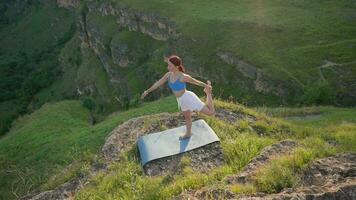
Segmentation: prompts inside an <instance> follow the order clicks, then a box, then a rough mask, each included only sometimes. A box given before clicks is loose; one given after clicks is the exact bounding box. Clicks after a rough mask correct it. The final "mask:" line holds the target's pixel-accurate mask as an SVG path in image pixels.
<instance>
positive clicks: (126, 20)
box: [58, 0, 301, 98]
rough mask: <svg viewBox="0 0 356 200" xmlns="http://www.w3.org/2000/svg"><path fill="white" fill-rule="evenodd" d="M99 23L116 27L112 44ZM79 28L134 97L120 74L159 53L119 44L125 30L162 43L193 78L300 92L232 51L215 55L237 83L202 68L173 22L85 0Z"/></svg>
mask: <svg viewBox="0 0 356 200" xmlns="http://www.w3.org/2000/svg"><path fill="white" fill-rule="evenodd" d="M58 4H59V5H60V6H62V7H73V6H78V0H58ZM95 18H108V19H110V20H113V21H114V24H115V25H114V26H112V27H111V28H110V31H111V32H115V33H114V34H115V36H113V37H111V38H109V39H108V38H107V34H108V32H110V31H108V30H105V29H104V28H103V27H101V26H100V25H101V23H98V22H97V21H95V20H94V19H95ZM77 24H78V30H79V33H80V34H79V35H80V38H81V41H82V47H86V48H90V49H92V50H93V51H94V52H95V54H96V55H97V56H98V58H99V59H100V61H101V63H102V66H103V67H104V68H105V71H106V72H107V74H108V75H109V77H110V82H111V84H113V85H115V87H118V88H120V90H121V91H126V93H130V92H129V88H128V86H125V84H126V81H127V80H126V79H125V76H123V74H122V68H127V67H130V66H131V67H133V66H135V67H136V66H138V65H140V63H139V61H142V60H145V59H146V60H149V59H150V57H152V52H154V51H155V50H156V49H154V48H152V47H150V48H145V47H142V46H140V43H139V42H137V44H135V45H132V44H128V43H127V42H126V41H123V40H117V39H116V38H117V35H120V34H121V33H123V32H125V31H126V32H130V34H132V35H133V34H136V35H135V37H145V38H149V39H150V40H151V41H152V43H154V42H161V43H162V44H164V45H165V47H164V51H165V53H166V54H169V53H177V54H179V55H180V56H181V57H182V58H183V60H184V64H185V66H187V68H188V69H189V70H188V71H189V73H191V74H192V75H193V76H194V77H197V78H198V79H210V80H213V82H216V83H223V84H227V85H228V84H235V85H239V86H238V87H240V88H243V89H244V90H251V91H257V92H259V93H262V94H266V95H269V94H273V95H276V96H279V97H282V98H284V97H288V96H293V95H296V94H298V95H299V94H300V93H301V89H300V88H298V84H297V83H295V82H294V81H293V80H290V81H288V82H285V81H281V80H276V79H275V78H272V76H270V75H269V72H268V71H266V70H265V69H262V68H258V67H256V66H254V65H253V64H251V63H249V62H248V61H245V60H243V59H240V58H239V57H238V56H237V55H234V54H233V53H229V52H224V51H221V52H218V53H216V54H215V56H216V58H217V60H219V59H220V60H221V61H222V63H226V64H227V65H233V66H235V70H236V71H237V72H238V74H236V76H235V75H234V77H238V82H236V81H235V80H234V79H232V78H227V77H225V75H224V74H225V72H224V70H223V68H219V70H220V72H224V73H220V72H216V71H213V70H211V71H209V72H208V71H207V69H206V66H203V65H204V63H203V62H201V61H199V60H197V59H196V58H195V56H194V55H192V54H191V52H189V49H187V48H186V47H185V45H184V44H186V43H187V42H189V41H190V42H191V41H193V40H194V39H192V38H189V37H187V36H184V35H182V34H180V32H179V30H178V27H177V25H176V23H175V22H174V21H172V20H170V19H168V18H166V17H163V16H160V15H159V14H157V13H151V12H145V11H139V10H135V9H132V8H129V7H126V6H123V5H120V4H117V3H112V2H107V1H101V2H97V1H87V2H86V3H83V6H82V11H81V14H80V15H79V16H78V23H77ZM113 29H115V30H113ZM132 37H133V36H132ZM208 74H209V75H208ZM240 76H242V77H241V78H240ZM207 77H209V78H207ZM128 96H130V95H128Z"/></svg>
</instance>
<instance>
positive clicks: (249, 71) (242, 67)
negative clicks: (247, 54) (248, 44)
mask: <svg viewBox="0 0 356 200" xmlns="http://www.w3.org/2000/svg"><path fill="white" fill-rule="evenodd" d="M217 56H219V57H220V58H221V59H222V60H223V61H225V62H226V63H228V64H230V65H235V66H236V69H237V70H238V71H239V72H241V73H242V74H243V75H244V76H246V77H248V78H251V79H256V76H257V68H256V67H255V66H253V65H251V64H249V63H248V62H246V61H244V60H242V59H240V58H237V57H236V56H234V55H233V54H232V53H229V52H219V53H217Z"/></svg>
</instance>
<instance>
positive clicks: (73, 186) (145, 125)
mask: <svg viewBox="0 0 356 200" xmlns="http://www.w3.org/2000/svg"><path fill="white" fill-rule="evenodd" d="M225 115H229V112H226V113H225ZM224 118H231V117H228V116H224ZM192 119H193V120H197V119H199V118H198V116H197V114H196V113H193V114H192ZM182 125H185V119H184V117H183V115H182V113H174V114H169V113H160V114H155V115H149V116H142V117H137V118H133V119H130V120H128V121H126V122H124V123H123V124H121V125H119V126H117V127H116V128H115V129H114V130H113V131H112V132H111V133H110V134H109V136H108V137H107V139H106V142H105V144H104V145H103V147H102V149H101V155H99V156H97V157H95V159H94V160H93V161H92V163H91V167H90V170H89V173H88V174H87V175H83V176H79V177H75V178H73V179H72V180H70V181H68V182H67V183H64V184H62V185H60V186H58V187H57V188H55V189H53V190H50V191H44V192H42V193H40V194H37V195H33V194H32V195H28V196H26V197H23V198H22V199H23V200H25V199H26V200H28V199H32V200H34V199H35V200H40V199H43V200H44V199H46V200H47V199H56V200H58V199H71V198H72V197H73V195H74V194H75V193H76V191H78V190H80V189H81V188H82V187H84V186H85V185H86V184H88V183H89V180H90V178H91V177H92V176H94V175H95V174H97V173H98V172H100V171H103V172H106V170H107V167H108V166H109V165H110V164H111V163H113V162H117V161H120V154H121V153H123V152H126V151H128V150H130V149H131V148H133V147H135V144H136V141H137V139H138V137H140V136H141V135H145V134H150V133H155V132H159V131H163V129H168V128H174V127H178V126H182ZM183 156H185V157H186V158H188V159H189V163H187V164H189V166H190V167H192V169H194V170H196V171H207V170H209V169H211V168H213V167H216V166H219V165H221V164H223V162H224V160H223V154H222V152H221V147H220V144H219V143H212V144H209V145H206V146H205V147H202V148H198V149H194V150H192V151H189V152H186V153H184V154H181V155H175V156H170V157H166V158H162V159H158V160H156V161H152V162H151V163H150V164H149V165H147V166H145V167H144V169H143V170H144V171H145V172H146V173H147V174H148V175H158V174H164V173H179V172H180V171H181V170H182V168H183V167H184V166H185V165H181V164H180V161H181V159H182V157H183ZM172 169H174V172H172V171H171V170H172Z"/></svg>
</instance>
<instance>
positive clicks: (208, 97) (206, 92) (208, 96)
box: [204, 81, 215, 115]
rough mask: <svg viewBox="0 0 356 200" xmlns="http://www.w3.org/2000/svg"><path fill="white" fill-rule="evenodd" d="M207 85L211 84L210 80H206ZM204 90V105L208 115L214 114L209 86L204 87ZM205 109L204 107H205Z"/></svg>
mask: <svg viewBox="0 0 356 200" xmlns="http://www.w3.org/2000/svg"><path fill="white" fill-rule="evenodd" d="M207 83H208V85H210V86H211V82H210V81H207ZM204 92H205V94H206V102H205V104H206V106H207V107H208V108H209V111H210V112H209V113H210V114H209V115H214V114H215V108H214V103H213V97H212V94H211V93H212V92H211V88H208V87H206V88H204ZM205 110H206V109H205Z"/></svg>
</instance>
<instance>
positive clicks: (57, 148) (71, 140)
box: [0, 97, 177, 199]
mask: <svg viewBox="0 0 356 200" xmlns="http://www.w3.org/2000/svg"><path fill="white" fill-rule="evenodd" d="M175 101H176V100H175V99H174V98H172V97H169V98H165V99H162V100H160V101H157V102H152V103H147V104H144V105H141V106H139V107H138V108H134V109H131V110H130V111H127V112H119V113H116V114H112V115H111V116H108V117H107V118H106V119H105V120H104V121H103V122H101V123H98V124H96V125H95V126H91V125H90V123H89V110H87V109H86V108H85V107H83V105H82V103H81V102H80V101H72V100H68V101H61V102H58V103H50V104H45V105H43V106H42V107H41V108H40V109H39V110H37V111H35V112H34V113H32V114H30V115H25V116H23V117H21V118H19V119H17V120H16V122H15V124H14V126H13V127H12V129H11V130H10V132H9V133H8V134H7V135H5V136H4V137H3V138H2V139H1V140H0V164H1V165H0V166H1V168H0V177H1V178H0V186H1V187H0V194H1V196H0V199H14V198H15V197H18V196H23V195H24V194H27V192H30V191H32V190H35V189H37V188H38V187H40V188H41V189H50V188H51V187H54V186H56V185H57V184H59V183H62V182H64V181H67V180H68V179H69V178H71V177H73V176H75V175H77V174H79V173H80V171H81V170H83V168H84V167H85V163H86V162H89V161H90V159H92V155H93V154H97V153H98V151H99V149H100V148H101V145H103V143H104V139H105V137H106V136H107V135H108V133H110V131H111V130H112V129H113V128H115V127H116V126H117V125H118V124H120V123H123V122H125V121H126V120H128V119H130V118H132V117H137V116H141V115H145V114H153V113H157V112H176V111H177V106H176V105H175V103H176V102H175ZM63 170H65V174H64V175H63V174H62V175H61V176H56V174H58V173H61V172H63Z"/></svg>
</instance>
